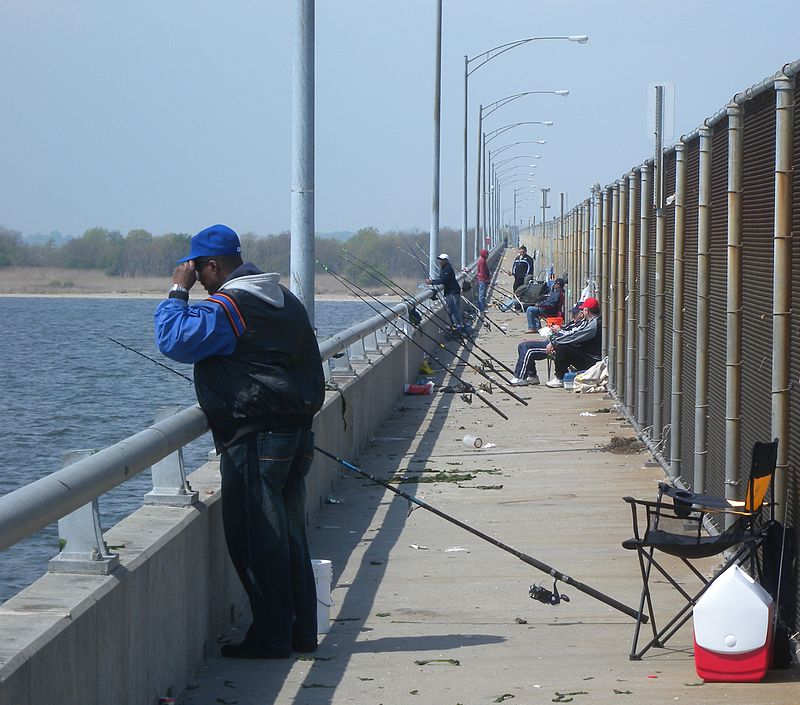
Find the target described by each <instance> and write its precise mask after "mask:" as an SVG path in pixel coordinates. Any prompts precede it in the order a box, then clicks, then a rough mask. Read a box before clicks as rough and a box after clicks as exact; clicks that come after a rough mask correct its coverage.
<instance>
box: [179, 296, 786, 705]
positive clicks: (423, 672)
mask: <svg viewBox="0 0 800 705" xmlns="http://www.w3.org/2000/svg"><path fill="white" fill-rule="evenodd" d="M490 315H491V317H492V319H493V320H495V321H496V322H498V323H501V324H503V325H505V326H506V327H507V333H508V335H503V334H502V333H501V332H500V331H498V330H497V329H493V330H491V331H487V330H486V329H485V328H484V329H483V330H482V331H481V333H480V335H479V337H478V343H479V344H480V345H481V346H482V347H484V348H486V349H487V350H489V351H490V352H491V353H492V354H493V355H494V356H496V357H498V358H499V359H501V360H503V361H504V362H506V363H507V364H509V365H511V366H513V361H514V360H515V358H516V345H517V343H518V342H520V341H521V340H523V339H524V329H525V327H526V326H525V318H524V316H521V315H514V314H512V313H506V314H502V313H498V312H497V311H496V310H495V312H494V313H493V314H490ZM459 374H462V373H461V372H460V371H459ZM539 374H540V376H541V379H542V382H544V381H545V377H546V365H545V364H544V363H539ZM462 376H464V378H465V379H467V380H468V381H470V382H475V383H477V379H478V378H477V375H476V374H475V373H473V372H471V371H464V372H463V375H462ZM438 381H439V382H444V383H445V384H447V383H449V382H450V381H451V380H450V379H444V378H443V376H442V375H441V374H440V375H439V377H438ZM518 391H519V393H520V395H521V396H523V397H524V398H525V399H526V400H527V401H528V406H527V407H525V406H522V405H521V404H519V403H516V402H514V401H513V400H512V399H511V398H510V397H509V396H508V395H507V394H505V393H502V392H500V391H499V390H498V389H497V388H496V387H495V389H494V393H493V394H492V395H491V396H490V397H488V398H489V399H491V401H492V402H493V403H494V404H496V405H497V406H499V407H500V408H501V409H502V410H503V411H504V412H506V413H507V414H508V415H509V416H510V417H511V420H510V421H504V420H503V419H501V418H500V417H499V416H498V415H496V414H495V413H494V412H492V411H491V410H490V409H488V408H487V407H486V406H484V405H483V404H482V403H481V402H480V400H478V399H477V398H474V397H473V400H472V404H471V405H468V404H466V403H465V402H464V401H462V400H461V399H460V398H459V395H457V394H441V393H437V394H435V395H433V396H418V397H413V396H408V397H404V398H403V399H402V401H401V403H400V404H399V405H398V407H397V409H396V411H395V412H394V413H393V414H392V415H391V417H390V418H389V419H388V420H387V422H386V423H385V424H384V426H383V427H382V428H381V429H380V431H379V432H378V433H377V434H376V435H375V437H374V438H373V439H372V441H371V443H370V444H369V446H368V447H367V448H366V449H365V450H364V452H363V453H362V456H361V458H360V459H359V461H358V463H357V464H358V465H359V466H360V467H363V468H364V469H365V470H367V471H368V472H370V473H372V474H375V475H377V476H379V477H381V478H384V479H388V478H390V477H393V476H395V475H397V474H402V475H406V476H420V477H422V478H426V479H427V478H430V477H432V476H433V475H434V474H435V473H440V472H441V473H447V474H448V475H452V474H455V473H460V474H472V475H474V478H473V479H462V480H458V481H444V482H420V483H417V484H414V483H404V484H402V485H400V488H401V489H403V490H404V491H406V492H409V493H412V494H416V495H417V496H419V497H420V498H422V499H424V500H425V501H426V502H428V503H430V504H431V505H433V506H435V507H437V508H439V509H441V510H443V511H445V512H447V513H448V514H451V515H453V516H455V517H456V518H458V519H460V520H461V521H464V522H466V523H467V524H469V525H471V526H474V527H475V528H477V529H480V530H481V531H483V532H485V533H488V534H490V535H491V536H493V537H495V538H497V539H498V540H500V541H502V542H504V543H506V544H508V545H510V546H512V547H514V548H516V549H518V550H520V551H522V552H525V553H527V554H529V555H531V556H533V557H535V558H537V559H539V560H541V561H543V562H545V563H548V564H550V565H551V566H553V567H554V568H556V569H557V570H560V571H562V572H564V573H566V574H568V575H570V576H572V577H573V578H574V579H576V580H580V581H581V582H583V583H585V584H588V585H590V586H592V587H594V588H596V589H598V590H600V591H601V592H603V593H605V594H607V595H610V596H612V597H614V598H615V599H617V600H619V601H621V602H623V603H625V604H627V605H630V606H632V607H636V606H637V603H638V597H639V588H640V582H639V578H638V566H637V562H636V557H635V555H634V553H633V552H629V551H625V550H623V549H622V547H621V546H620V544H621V542H622V541H623V540H625V539H627V538H629V537H630V531H631V529H630V516H629V510H628V506H627V505H626V504H625V503H624V502H623V501H622V500H621V497H622V496H623V495H633V496H639V497H653V496H654V495H655V491H656V482H657V481H658V480H660V479H662V478H663V473H662V470H661V469H660V468H659V467H652V466H650V467H648V466H646V465H645V463H646V461H647V460H649V459H650V456H649V455H648V454H647V453H645V452H642V451H635V450H630V451H629V452H627V453H620V454H617V453H612V452H608V451H604V450H602V449H603V447H604V446H607V445H608V443H609V441H610V440H611V438H612V437H614V436H620V437H624V438H631V437H632V436H633V432H632V430H631V429H630V427H629V426H628V425H627V424H626V423H625V422H624V421H622V420H621V419H620V418H619V414H618V413H617V412H616V410H615V408H614V402H613V400H611V399H609V398H607V397H606V396H605V395H602V394H591V395H585V396H583V395H576V394H572V393H570V392H567V391H565V390H561V389H547V388H545V387H544V386H539V387H522V388H521V390H518ZM583 412H589V414H590V415H582V413H583ZM466 434H473V435H478V436H480V437H481V438H482V439H483V442H484V446H483V448H482V449H480V450H475V449H468V448H467V447H465V445H464V444H463V442H462V438H463V436H464V435H466ZM489 444H494V446H493V447H488V446H489ZM338 471H339V470H338V468H337V467H336V466H335V465H334V464H333V463H331V472H338ZM330 501H331V502H335V503H331V504H327V505H326V506H325V507H324V508H323V509H322V511H321V512H320V514H319V517H318V519H317V520H316V521H315V522H314V525H313V526H312V527H310V531H309V537H310V542H311V546H312V555H313V556H315V557H318V558H327V559H331V560H332V561H333V601H334V604H333V607H332V608H331V618H332V623H331V629H330V632H329V633H328V634H327V635H325V636H324V637H322V638H321V642H320V648H319V650H318V652H317V653H315V654H311V655H309V656H308V657H303V658H298V657H296V656H293V657H292V659H290V660H286V661H241V660H240V661H237V660H229V659H221V658H219V657H217V658H214V659H212V660H211V661H209V662H208V663H207V664H206V666H205V667H204V668H203V669H202V671H201V672H200V673H198V674H197V676H196V679H195V683H194V684H193V686H192V687H191V688H190V689H189V690H187V691H186V692H185V693H184V694H183V695H182V697H181V698H180V700H179V702H180V703H181V704H182V705H205V704H207V703H223V704H225V703H227V704H233V703H236V704H237V705H263V704H266V703H287V704H288V703H294V704H296V705H311V704H314V705H320V704H321V703H336V704H339V703H357V704H358V705H368V704H374V705H378V704H380V703H383V704H384V705H395V704H399V703H410V704H414V703H437V704H442V705H444V704H449V705H456V703H461V704H463V705H473V704H478V703H494V702H503V701H510V702H513V703H520V705H523V704H531V703H549V702H568V701H569V699H570V698H571V699H572V702H574V703H576V704H580V703H586V705H589V704H590V703H591V705H602V704H604V703H614V704H619V703H621V702H630V703H667V702H669V703H673V702H685V703H692V704H702V703H709V704H711V703H720V702H723V701H724V702H726V703H731V704H734V703H742V705H745V704H747V705H750V704H751V703H754V702H758V703H775V704H778V703H787V704H789V703H796V702H797V692H798V691H797V685H796V683H795V681H796V679H797V672H796V669H795V670H793V671H773V672H772V673H770V674H769V675H768V677H767V680H766V681H765V682H764V683H761V684H703V682H702V681H701V679H700V678H698V676H697V675H696V673H695V670H694V661H693V655H692V635H691V627H690V626H689V625H687V626H685V627H684V628H683V630H682V631H681V632H680V633H679V634H678V635H677V636H676V637H675V638H674V639H673V640H672V642H671V644H670V648H669V649H654V650H652V651H651V652H650V653H649V654H647V655H646V656H645V658H644V659H643V660H642V661H640V662H632V661H629V659H628V651H629V649H630V639H631V636H632V631H633V620H632V619H631V618H629V617H627V616H626V615H624V614H622V613H621V612H618V611H616V610H614V609H612V608H610V607H608V606H607V605H605V604H603V603H601V602H599V601H597V600H595V599H592V598H591V597H589V596H587V595H585V594H583V593H582V592H579V591H577V590H575V589H574V588H571V587H569V586H566V585H563V584H559V589H560V590H561V591H563V592H564V593H566V594H567V595H568V596H569V598H570V602H568V603H566V602H565V603H562V604H560V605H558V606H555V607H553V606H548V605H543V604H541V603H539V602H536V601H534V600H531V599H530V598H529V597H528V589H529V586H530V585H531V584H532V583H539V582H543V583H544V584H545V585H546V586H547V587H552V581H551V580H550V579H549V578H548V577H547V576H546V575H544V574H542V573H539V572H538V571H536V570H535V569H533V568H531V567H530V566H528V565H526V564H525V563H523V562H522V561H520V560H518V559H517V558H516V557H514V556H512V555H510V554H508V553H506V552H504V551H502V550H500V549H498V548H497V547H495V546H492V545H491V544H489V543H488V542H485V541H483V540H481V539H479V538H478V537H476V536H474V535H472V534H470V533H469V532H466V531H464V530H463V529H460V528H458V527H456V526H454V525H452V524H450V523H448V522H446V521H444V520H442V519H441V518H439V517H437V516H435V515H434V514H432V513H430V512H428V511H426V510H424V509H416V510H415V511H413V513H411V514H410V516H409V515H408V514H407V512H408V503H407V502H406V501H405V500H404V499H402V498H399V497H396V496H395V495H393V494H392V493H390V492H389V491H386V490H384V489H383V488H381V487H378V486H375V485H371V484H370V483H368V482H367V481H365V480H363V479H358V478H356V479H352V478H348V479H343V480H342V481H341V482H340V483H339V485H338V487H337V489H336V490H335V493H334V495H333V496H332V497H331V498H330ZM670 599H671V598H670ZM668 601H669V600H668ZM244 627H246V620H245V622H244V625H243V628H244ZM243 628H242V629H239V630H236V629H234V630H231V631H230V632H229V633H228V634H227V635H226V638H228V639H230V640H234V641H237V640H240V639H241V638H242V635H243ZM425 662H427V663H425Z"/></svg>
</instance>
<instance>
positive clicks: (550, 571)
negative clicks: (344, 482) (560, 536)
mask: <svg viewBox="0 0 800 705" xmlns="http://www.w3.org/2000/svg"><path fill="white" fill-rule="evenodd" d="M314 449H315V450H316V451H318V452H319V453H321V454H322V455H324V456H326V457H327V458H330V459H331V460H333V461H335V462H336V463H338V464H339V465H341V466H342V467H344V468H346V469H347V470H350V471H351V472H354V473H356V474H357V475H360V476H361V477H365V478H367V479H368V480H370V481H372V482H374V483H375V484H377V485H380V486H381V487H384V488H386V489H387V490H389V491H391V492H394V493H395V494H396V495H398V496H400V497H403V498H404V499H405V500H407V501H408V502H409V503H411V504H415V505H417V506H418V507H422V509H427V510H428V511H429V512H432V513H433V514H435V515H436V516H438V517H441V518H442V519H445V520H446V521H449V522H450V523H451V524H455V525H456V526H458V527H460V528H462V529H464V530H465V531H468V532H469V533H471V534H474V535H475V536H477V537H478V538H481V539H483V540H484V541H488V542H489V543H490V544H492V545H493V546H497V547H498V548H501V549H503V550H504V551H506V552H507V553H510V554H511V555H512V556H516V557H517V558H519V559H520V560H521V561H522V562H523V563H527V564H528V565H530V566H533V567H534V568H536V569H537V570H540V571H542V572H543V573H546V574H547V575H549V576H550V577H551V578H553V580H554V581H555V582H554V583H553V590H552V591H550V590H547V589H546V588H543V587H541V586H538V585H533V586H531V588H530V591H529V594H530V596H531V597H532V598H533V599H535V600H538V601H539V602H542V603H544V604H549V605H557V604H558V603H559V602H561V601H562V600H563V601H564V602H568V601H569V598H567V597H566V596H565V595H560V594H559V592H558V589H557V587H556V582H557V581H559V580H560V581H561V582H562V583H565V584H566V585H571V586H572V587H574V588H576V589H577V590H580V591H581V592H583V593H585V594H586V595H589V596H590V597H593V598H595V599H596V600H599V601H600V602H603V603H604V604H606V605H608V606H609V607H613V608H614V609H616V610H619V611H620V612H622V613H624V614H626V615H628V616H629V617H631V618H633V619H639V620H641V621H642V622H644V623H646V622H647V621H648V618H647V615H644V614H640V613H639V612H637V611H636V610H635V609H633V608H632V607H628V606H627V605H624V604H623V603H621V602H619V601H617V600H615V599H614V598H613V597H609V596H608V595H606V594H604V593H602V592H600V591H599V590H596V589H595V588H593V587H591V586H589V585H586V584H585V583H582V582H580V581H578V580H575V578H572V577H570V576H569V575H566V574H565V573H562V572H561V571H558V570H556V569H555V568H553V567H552V566H549V565H547V564H546V563H543V562H542V561H540V560H538V559H536V558H534V557H533V556H530V555H528V554H527V553H523V552H522V551H519V550H517V549H516V548H512V547H511V546H509V545H507V544H505V543H503V542H502V541H498V540H497V539H495V538H493V537H491V536H489V535H488V534H485V533H483V532H482V531H480V530H479V529H476V528H475V527H473V526H470V525H469V524H466V523H464V522H463V521H460V520H459V519H456V518H455V517H453V516H451V515H449V514H447V513H445V512H443V511H442V510H441V509H437V508H436V507H433V506H431V505H430V504H428V503H427V502H424V501H423V500H421V499H419V498H418V497H415V496H413V495H410V494H408V493H407V492H403V490H400V489H398V488H397V487H395V486H394V485H391V484H390V483H388V482H386V481H385V480H381V479H380V478H377V477H375V476H374V475H372V474H370V473H368V472H367V471H366V470H362V469H361V468H360V467H358V466H356V465H353V464H352V463H348V462H347V461H346V460H343V459H342V458H339V457H338V456H336V455H334V454H333V453H329V452H328V451H326V450H323V449H322V448H320V447H319V446H316V445H315V446H314Z"/></svg>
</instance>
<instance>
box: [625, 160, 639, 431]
mask: <svg viewBox="0 0 800 705" xmlns="http://www.w3.org/2000/svg"><path fill="white" fill-rule="evenodd" d="M637 182H638V179H637V176H636V172H634V171H632V172H630V174H628V273H627V276H626V279H627V280H628V281H627V284H628V290H627V293H626V298H627V302H628V307H627V308H628V310H627V312H626V315H625V324H626V333H625V338H626V340H625V343H626V346H625V367H626V370H625V408H626V409H627V411H628V414H629V416H630V417H631V418H633V414H634V404H635V402H636V391H637V390H636V335H635V334H634V333H635V331H636V304H637V303H638V302H637V300H636V297H637V292H638V283H637V280H636V221H637V213H636V193H637V186H638V183H637Z"/></svg>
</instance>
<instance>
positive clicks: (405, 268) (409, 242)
mask: <svg viewBox="0 0 800 705" xmlns="http://www.w3.org/2000/svg"><path fill="white" fill-rule="evenodd" d="M190 239H191V235H189V234H187V233H166V234H165V235H153V234H152V233H149V232H148V231H147V230H141V229H138V230H131V231H130V232H128V234H127V235H122V233H120V232H119V231H117V230H108V229H106V228H91V229H89V230H87V231H86V232H85V233H83V235H81V236H80V237H76V238H73V239H71V240H68V241H67V242H65V243H63V244H61V245H56V244H54V242H53V241H52V240H51V241H49V242H48V243H46V244H32V243H26V242H25V241H24V240H23V238H22V234H21V233H19V232H18V231H15V230H11V229H10V228H6V227H4V226H0V268H2V267H64V268H67V269H97V270H101V271H103V272H105V273H106V274H108V275H110V276H120V277H140V276H159V277H161V276H169V275H171V274H172V270H173V269H174V267H175V261H176V260H178V259H180V258H181V257H184V256H185V255H186V253H187V252H188V251H189V241H190ZM470 240H471V235H470V236H469V239H468V242H469V241H470ZM241 241H242V251H243V253H244V257H245V259H246V260H248V261H250V262H253V263H255V264H256V265H257V266H259V267H261V268H262V269H263V270H264V271H267V272H280V273H281V274H282V275H288V273H289V252H290V249H291V248H290V236H289V233H288V232H282V233H279V234H277V235H266V236H263V235H258V234H256V233H245V234H243V235H241ZM428 242H429V235H428V233H425V232H420V231H410V232H405V231H388V232H384V233H381V232H380V231H379V230H378V229H377V228H373V227H368V228H362V229H361V230H359V231H358V232H357V233H356V234H355V235H352V236H351V237H350V238H349V239H347V240H339V239H335V238H320V237H317V239H316V242H315V257H316V259H317V260H319V261H320V262H321V263H322V264H325V265H327V266H328V267H330V268H331V269H333V270H334V271H335V272H337V273H341V274H342V275H343V276H345V277H347V278H348V279H351V280H353V281H355V282H357V283H358V284H360V285H362V286H364V285H370V284H375V279H374V277H372V276H370V275H369V274H368V273H366V272H365V271H364V268H363V266H362V265H358V264H353V263H351V262H347V261H346V260H347V255H346V254H345V253H344V252H343V249H346V250H347V251H348V252H350V253H352V254H353V255H354V257H353V259H355V258H359V259H361V260H364V261H365V262H367V263H369V264H370V265H371V266H373V267H375V268H376V269H378V270H379V271H380V272H383V273H385V274H387V275H389V276H391V277H394V276H398V275H399V276H408V277H417V278H422V277H424V276H425V275H426V272H427V269H428V255H427V251H428ZM439 252H447V253H448V254H449V255H450V257H451V261H452V262H454V263H458V262H460V261H461V233H460V232H459V231H456V230H453V229H451V228H441V229H440V230H439ZM439 252H437V253H434V255H433V256H434V257H436V256H437V255H438V254H439ZM470 259H471V258H470Z"/></svg>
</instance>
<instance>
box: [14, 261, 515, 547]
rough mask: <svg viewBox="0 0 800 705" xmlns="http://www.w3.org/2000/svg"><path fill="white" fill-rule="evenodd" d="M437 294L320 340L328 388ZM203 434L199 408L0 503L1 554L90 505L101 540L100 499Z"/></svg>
mask: <svg viewBox="0 0 800 705" xmlns="http://www.w3.org/2000/svg"><path fill="white" fill-rule="evenodd" d="M500 252H501V248H495V250H494V251H493V252H492V255H491V257H492V259H496V258H497V256H498V255H499V254H500ZM474 270H475V265H474V263H473V264H472V265H470V267H469V268H468V271H466V272H462V273H460V274H459V275H458V277H459V279H460V280H462V281H463V279H465V278H470V277H472V276H474ZM434 293H435V292H434V291H433V290H432V289H430V288H427V289H424V290H422V291H421V292H420V293H418V294H417V295H416V296H414V297H413V298H409V299H407V301H406V302H405V303H399V304H396V305H393V306H389V305H388V304H387V305H384V304H377V303H371V304H370V305H371V306H372V307H373V308H375V309H377V312H376V314H375V315H374V316H372V317H370V318H368V319H366V320H364V321H362V322H360V323H357V324H355V325H353V326H351V327H349V328H347V329H345V330H343V331H340V332H338V333H336V334H334V335H332V336H330V337H328V338H326V339H325V340H323V341H321V342H320V353H321V355H322V359H323V363H324V369H325V377H326V381H330V380H331V379H332V378H333V377H335V376H336V375H340V374H345V375H346V374H348V373H350V372H351V371H352V368H351V361H360V360H363V359H364V358H365V354H366V353H369V352H372V351H377V350H378V349H379V346H380V345H381V344H383V343H385V342H387V341H388V340H389V339H391V338H398V337H402V336H404V335H407V334H409V333H410V332H411V326H410V324H409V323H408V322H407V321H408V315H409V310H410V309H411V308H412V307H414V306H420V307H423V308H425V309H427V310H429V311H430V310H432V309H434V308H435V306H436V305H437V303H436V301H437V300H435V299H434V298H433V297H434ZM365 300H366V299H365ZM437 315H441V314H437ZM443 320H444V319H443ZM206 431H208V421H207V419H206V417H205V414H203V412H202V411H201V410H200V408H199V406H197V405H195V406H192V407H189V408H187V409H183V410H182V411H178V412H177V413H174V414H171V415H168V416H167V417H166V418H164V419H162V420H160V421H157V422H156V423H154V424H153V425H152V426H150V427H148V428H146V429H144V430H143V431H140V432H139V433H136V434H135V435H133V436H130V437H128V438H126V439H124V440H122V441H120V442H119V443H116V444H114V445H112V446H109V447H108V448H104V449H102V450H100V451H99V452H97V453H92V454H89V455H88V456H86V457H82V458H81V459H78V460H75V462H72V463H70V464H69V465H66V466H65V467H62V468H61V469H59V470H56V471H55V472H53V473H51V474H49V475H47V476H45V477H42V478H40V479H39V480H36V481H34V482H32V483H30V484H28V485H25V486H23V487H21V488H19V489H17V490H15V491H14V492H10V493H8V494H6V495H2V496H0V551H2V550H5V549H7V548H9V547H10V546H13V545H14V544H16V543H18V542H19V541H21V540H23V539H25V538H27V537H29V536H31V535H32V534H34V533H36V532H37V531H39V530H40V529H43V528H44V527H46V526H48V525H49V524H51V523H53V522H55V521H57V520H59V519H62V518H63V517H65V516H67V515H68V514H70V513H71V512H76V511H77V510H79V509H80V508H82V507H85V506H86V505H90V504H92V503H95V505H94V512H86V513H85V519H86V520H87V521H91V522H93V523H94V524H95V528H94V529H92V530H87V529H86V527H82V528H79V529H78V531H77V534H78V535H81V534H83V535H90V536H91V535H97V536H99V518H98V516H97V507H96V500H97V498H98V497H99V496H100V495H102V494H104V493H106V492H108V491H109V490H111V489H113V488H114V487H116V486H118V485H120V484H122V483H123V482H126V481H127V480H130V479H131V478H132V477H134V476H135V475H137V474H139V473H140V472H142V471H143V470H146V469H148V468H150V467H152V466H153V465H154V464H155V463H158V462H159V461H162V460H164V459H165V458H167V457H168V456H170V455H171V454H179V453H180V451H181V448H183V446H185V445H187V444H188V443H190V442H191V441H193V440H195V439H197V438H199V437H200V436H202V435H203V434H204V433H205V432H206ZM174 464H175V465H177V467H179V468H180V473H179V474H181V475H182V474H183V470H182V461H181V459H180V458H179V457H178V458H176V460H175V463H174ZM154 484H155V478H154ZM175 484H176V485H177V486H173V487H172V488H170V490H171V491H172V492H173V494H174V495H175V498H176V503H177V504H179V505H180V504H185V503H186V501H185V499H180V498H179V496H180V495H187V494H189V493H190V490H188V488H187V487H186V485H185V478H184V482H180V481H179V482H178V483H175ZM162 489H163V488H162ZM161 503H165V504H168V503H170V502H169V500H164V499H163V495H162V499H161ZM78 521H83V520H82V519H78ZM90 553H91V551H90ZM105 555H106V553H105V551H104V550H103V546H102V544H101V545H99V546H97V551H96V552H95V556H94V558H95V559H96V560H101V559H102V558H103V557H104V556H105Z"/></svg>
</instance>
